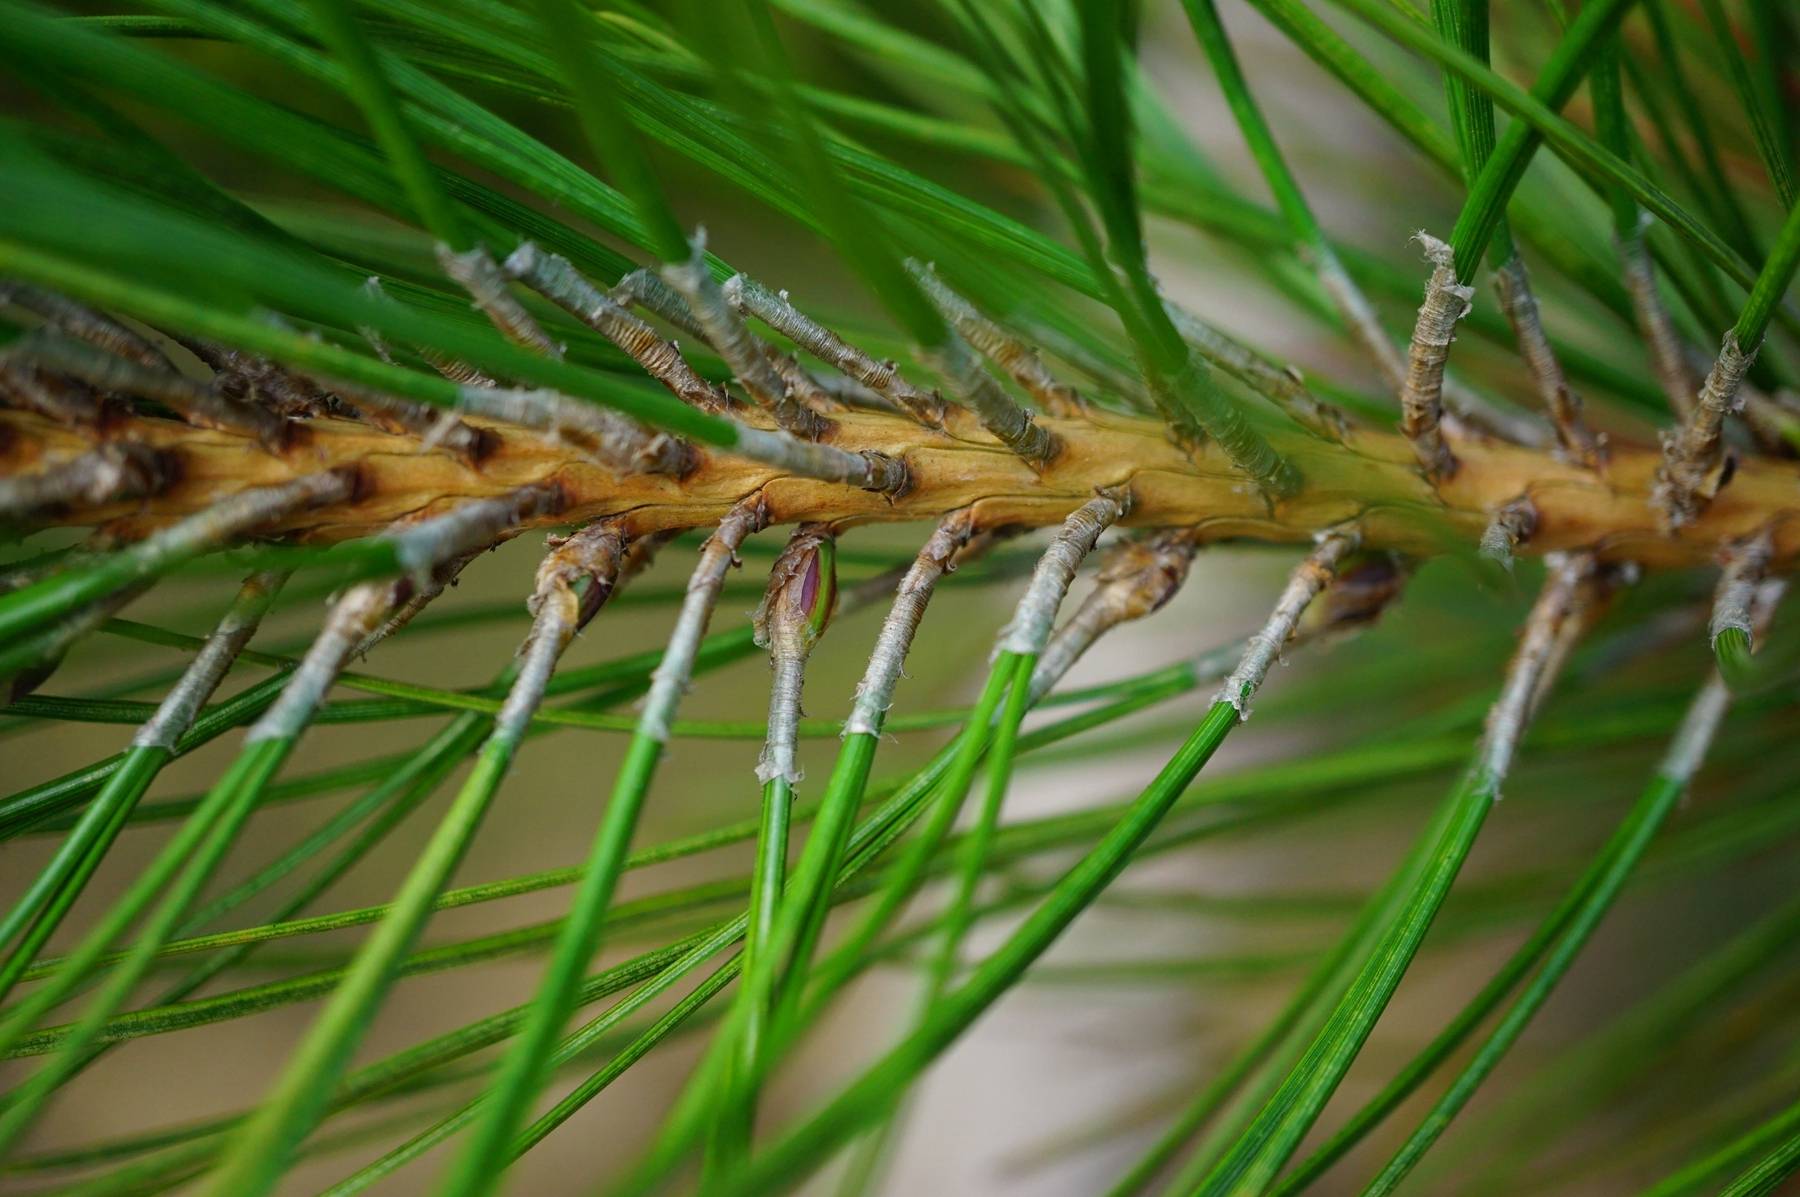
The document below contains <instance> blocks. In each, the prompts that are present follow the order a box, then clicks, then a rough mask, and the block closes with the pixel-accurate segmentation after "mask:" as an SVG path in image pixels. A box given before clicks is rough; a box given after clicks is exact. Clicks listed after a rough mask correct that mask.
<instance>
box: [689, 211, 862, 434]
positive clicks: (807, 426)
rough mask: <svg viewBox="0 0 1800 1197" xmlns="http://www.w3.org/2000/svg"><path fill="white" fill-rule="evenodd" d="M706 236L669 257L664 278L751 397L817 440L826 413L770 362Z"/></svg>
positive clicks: (794, 429) (788, 425)
mask: <svg viewBox="0 0 1800 1197" xmlns="http://www.w3.org/2000/svg"><path fill="white" fill-rule="evenodd" d="M705 250H706V245H705V240H704V238H703V237H696V238H695V239H694V252H693V254H692V255H691V256H690V257H689V258H688V260H687V261H685V262H665V263H664V264H663V267H662V277H663V281H664V282H666V283H668V284H669V286H670V288H671V289H673V290H674V291H675V292H676V294H678V295H680V296H681V298H682V299H683V300H684V301H686V303H687V306H688V310H689V311H690V312H691V313H692V314H693V319H694V322H695V323H696V324H698V325H699V326H700V330H701V331H702V332H703V333H705V334H706V340H707V342H708V343H709V344H710V345H711V346H712V347H713V349H714V350H716V351H717V352H718V354H719V356H720V357H722V358H724V359H725V364H726V365H727V366H729V367H731V372H732V373H733V374H734V375H736V376H737V380H738V382H740V383H742V384H743V387H744V389H745V390H746V391H749V392H750V397H751V398H752V399H754V400H756V402H757V404H758V405H759V406H761V407H763V408H766V409H767V410H768V411H769V413H770V414H771V415H773V416H774V417H775V422H776V423H777V424H779V425H781V427H782V428H783V429H785V430H786V431H788V432H790V433H792V434H793V435H795V436H797V437H804V438H805V439H807V440H813V439H816V438H817V437H819V436H821V435H823V434H824V432H825V430H826V428H827V427H828V426H829V425H828V423H827V421H826V420H825V419H824V417H822V416H820V415H819V414H818V413H817V412H815V411H812V410H811V409H810V408H808V407H806V406H805V405H804V404H802V403H800V402H799V401H798V400H797V399H795V398H794V397H793V396H792V395H791V394H789V393H788V389H787V384H786V383H784V382H782V381H781V376H780V375H779V374H777V373H776V372H775V367H774V366H772V365H770V363H769V359H768V357H767V356H766V355H765V354H764V353H763V351H762V346H761V344H760V343H759V342H758V341H757V339H756V338H755V337H753V336H751V335H750V330H749V328H747V327H746V326H745V324H744V318H743V317H742V316H740V315H738V312H737V309H736V308H734V307H732V306H731V305H730V304H729V303H727V302H726V301H725V295H724V293H723V292H722V291H720V289H719V284H718V282H717V281H715V280H714V278H713V276H712V272H711V271H710V270H708V269H707V267H706V252H705Z"/></svg>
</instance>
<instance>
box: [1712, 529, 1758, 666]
mask: <svg viewBox="0 0 1800 1197" xmlns="http://www.w3.org/2000/svg"><path fill="white" fill-rule="evenodd" d="M1774 549H1775V545H1774V541H1773V539H1772V538H1771V537H1770V536H1769V534H1768V533H1766V532H1765V533H1763V534H1762V535H1760V536H1753V537H1751V538H1750V539H1749V540H1745V541H1741V542H1739V543H1738V544H1735V545H1732V546H1731V547H1730V548H1729V549H1727V550H1726V551H1725V552H1724V553H1723V554H1722V560H1721V562H1720V570H1719V585H1718V589H1717V590H1715V591H1714V592H1713V609H1712V619H1711V620H1710V621H1709V623H1708V624H1707V629H1706V630H1707V636H1708V639H1709V641H1710V642H1711V643H1713V644H1715V645H1716V644H1717V643H1718V642H1719V637H1720V635H1721V634H1723V633H1725V632H1727V631H1732V630H1736V631H1739V632H1742V633H1744V635H1745V636H1748V637H1750V640H1751V643H1753V644H1754V643H1755V640H1756V620H1755V618H1754V617H1753V614H1752V608H1753V607H1754V605H1755V599H1756V594H1757V590H1758V587H1760V586H1761V584H1762V581H1763V578H1764V576H1765V575H1766V574H1767V573H1768V570H1769V559H1770V557H1771V556H1773V554H1774Z"/></svg>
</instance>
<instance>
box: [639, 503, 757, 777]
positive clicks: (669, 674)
mask: <svg viewBox="0 0 1800 1197" xmlns="http://www.w3.org/2000/svg"><path fill="white" fill-rule="evenodd" d="M768 519H769V513H768V507H767V505H766V504H765V503H764V501H763V497H762V495H760V494H755V495H751V496H750V497H749V498H748V499H745V500H744V501H743V502H741V503H739V504H738V505H737V506H735V507H733V508H732V509H731V510H730V511H729V512H728V513H726V516H725V518H724V519H722V520H720V521H719V526H718V527H717V528H716V529H714V530H713V534H712V535H711V536H709V537H707V540H706V543H705V544H704V545H701V546H700V561H699V563H698V564H697V565H695V566H694V572H693V575H692V576H691V577H689V578H688V584H687V595H686V596H685V597H684V598H683V599H682V601H681V611H680V613H679V614H677V615H676V617H675V630H674V631H673V632H672V633H670V635H669V644H668V647H666V648H665V649H663V656H662V661H661V662H660V663H659V664H658V665H657V667H656V671H655V672H654V673H652V674H651V675H650V693H649V695H648V696H646V697H645V699H644V710H643V713H642V714H641V715H640V716H639V717H638V724H637V730H638V734H640V735H644V736H648V737H649V738H650V739H653V740H656V741H657V742H659V743H665V742H667V741H668V738H669V724H670V722H671V721H672V720H673V719H674V718H675V708H676V707H677V706H678V705H679V704H680V702H681V696H682V694H683V692H685V691H686V690H687V685H688V679H690V678H691V677H693V675H694V658H695V657H696V656H697V655H698V654H699V652H700V641H701V639H702V638H703V637H704V636H705V635H706V625H707V624H708V623H709V622H710V621H711V620H712V613H713V608H714V607H716V606H717V605H718V603H719V591H720V590H721V589H722V588H723V587H724V585H725V573H726V571H727V570H729V569H730V568H731V566H732V563H733V562H734V561H735V560H736V559H737V550H738V546H739V545H741V544H743V543H744V538H745V537H747V536H749V535H751V534H752V533H754V532H759V531H761V530H762V529H763V528H764V527H765V526H766V525H767V524H768Z"/></svg>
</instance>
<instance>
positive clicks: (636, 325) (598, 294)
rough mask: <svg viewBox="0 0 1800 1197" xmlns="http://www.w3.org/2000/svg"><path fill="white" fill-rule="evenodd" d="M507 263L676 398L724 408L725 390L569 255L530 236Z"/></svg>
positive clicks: (509, 271) (706, 407) (704, 406)
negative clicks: (538, 243) (586, 274)
mask: <svg viewBox="0 0 1800 1197" xmlns="http://www.w3.org/2000/svg"><path fill="white" fill-rule="evenodd" d="M504 269H505V271H506V273H507V274H508V275H510V276H511V277H513V278H516V279H518V280H519V281H520V282H522V283H524V284H525V285H526V286H528V287H530V288H531V289H532V290H534V291H537V292H539V293H541V294H542V295H543V296H544V297H545V298H547V299H549V300H550V301H551V302H553V303H555V304H557V305H558V306H559V307H561V308H563V309H565V310H566V311H568V312H569V313H570V314H571V315H573V316H574V317H575V318H576V319H578V320H580V321H581V322H582V323H584V324H586V325H588V326H589V327H590V328H592V329H593V330H594V331H596V332H598V333H599V334H600V335H601V336H603V337H605V338H606V339H607V340H609V341H611V342H612V343H613V344H615V345H617V346H618V347H619V348H620V349H623V350H624V351H625V352H626V353H627V354H629V355H630V356H631V358H632V360H633V361H635V362H637V364H638V365H640V366H642V367H643V368H644V372H645V373H646V374H648V375H650V377H652V378H654V379H656V381H658V382H660V383H662V384H663V385H664V386H665V387H668V388H669V390H670V391H671V392H672V393H673V394H674V395H675V397H676V398H677V399H680V400H681V401H682V402H684V403H688V404H691V405H692V406H694V407H697V408H699V409H701V410H702V411H711V412H719V411H723V410H725V407H726V401H725V394H724V392H723V391H721V390H719V389H718V388H716V387H714V386H713V385H712V384H711V383H709V382H707V381H706V380H705V379H704V378H701V377H700V376H699V375H698V374H696V373H695V372H694V368H693V367H692V366H690V365H688V363H687V359H686V358H684V357H682V356H681V352H680V350H678V349H676V347H675V346H674V344H673V343H671V342H669V341H667V340H664V339H663V338H662V337H660V336H658V335H657V333H656V330H655V329H653V328H651V327H650V326H649V325H648V324H646V323H644V322H643V321H642V320H639V319H638V318H637V317H636V316H634V315H632V314H631V313H630V312H628V311H626V310H625V309H624V307H622V306H621V305H620V304H618V303H617V302H615V301H614V300H613V299H612V297H611V296H608V295H606V294H605V293H604V292H602V291H601V290H600V289H599V288H598V287H596V286H594V284H592V283H590V282H589V281H588V280H587V279H586V278H584V277H583V276H582V274H581V272H580V271H579V270H577V269H575V266H574V264H573V263H571V262H570V261H569V260H568V259H567V258H564V257H562V256H561V255H559V254H553V253H549V252H547V251H545V250H542V249H539V248H538V247H537V246H536V245H535V244H533V243H532V242H530V241H526V242H523V243H521V244H520V246H519V248H517V249H515V250H514V251H513V252H512V253H511V254H510V255H508V256H507V259H506V262H505V266H504Z"/></svg>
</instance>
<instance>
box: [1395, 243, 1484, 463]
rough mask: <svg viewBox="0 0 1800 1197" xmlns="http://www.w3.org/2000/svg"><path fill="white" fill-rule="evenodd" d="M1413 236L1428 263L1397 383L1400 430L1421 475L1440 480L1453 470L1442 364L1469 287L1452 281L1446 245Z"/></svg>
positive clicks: (1466, 306)
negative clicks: (1400, 381)
mask: <svg viewBox="0 0 1800 1197" xmlns="http://www.w3.org/2000/svg"><path fill="white" fill-rule="evenodd" d="M1417 239H1418V241H1419V243H1420V244H1421V245H1423V246H1424V247H1425V256H1426V257H1427V258H1429V259H1430V260H1431V263H1432V269H1431V278H1430V280H1429V281H1428V282H1427V283H1426V284H1425V303H1424V304H1423V305H1422V306H1421V307H1420V308H1419V317H1418V320H1417V321H1416V322H1415V323H1414V325H1413V334H1412V346H1411V349H1410V350H1409V352H1408V354H1407V364H1406V382H1405V384H1404V385H1403V386H1402V387H1401V388H1400V430H1401V431H1402V432H1404V433H1405V434H1406V437H1407V439H1408V440H1409V441H1411V442H1412V446H1413V452H1414V454H1415V455H1417V457H1418V459H1419V464H1420V466H1422V467H1423V468H1424V470H1425V475H1426V477H1428V478H1430V479H1432V480H1433V481H1441V480H1442V479H1445V478H1448V477H1450V475H1452V474H1454V473H1455V472H1456V457H1455V456H1454V455H1453V454H1452V453H1451V452H1450V446H1449V445H1448V444H1446V443H1445V442H1444V434H1443V430H1442V429H1441V428H1440V427H1439V424H1440V423H1441V422H1442V420H1443V415H1444V366H1445V364H1446V363H1447V362H1448V361H1449V360H1450V346H1451V344H1452V343H1453V342H1455V340H1456V325H1457V322H1458V321H1460V320H1461V319H1462V318H1463V317H1464V316H1466V315H1468V314H1469V310H1470V308H1471V307H1472V306H1473V303H1474V298H1475V290H1474V288H1473V287H1466V286H1463V285H1462V284H1461V283H1459V282H1458V281H1457V279H1456V255H1455V253H1454V252H1453V251H1452V250H1451V248H1450V247H1449V246H1448V245H1446V244H1445V243H1444V242H1442V241H1439V240H1438V239H1437V238H1436V237H1433V236H1431V235H1430V234H1428V233H1424V232H1421V233H1418V234H1417Z"/></svg>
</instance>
